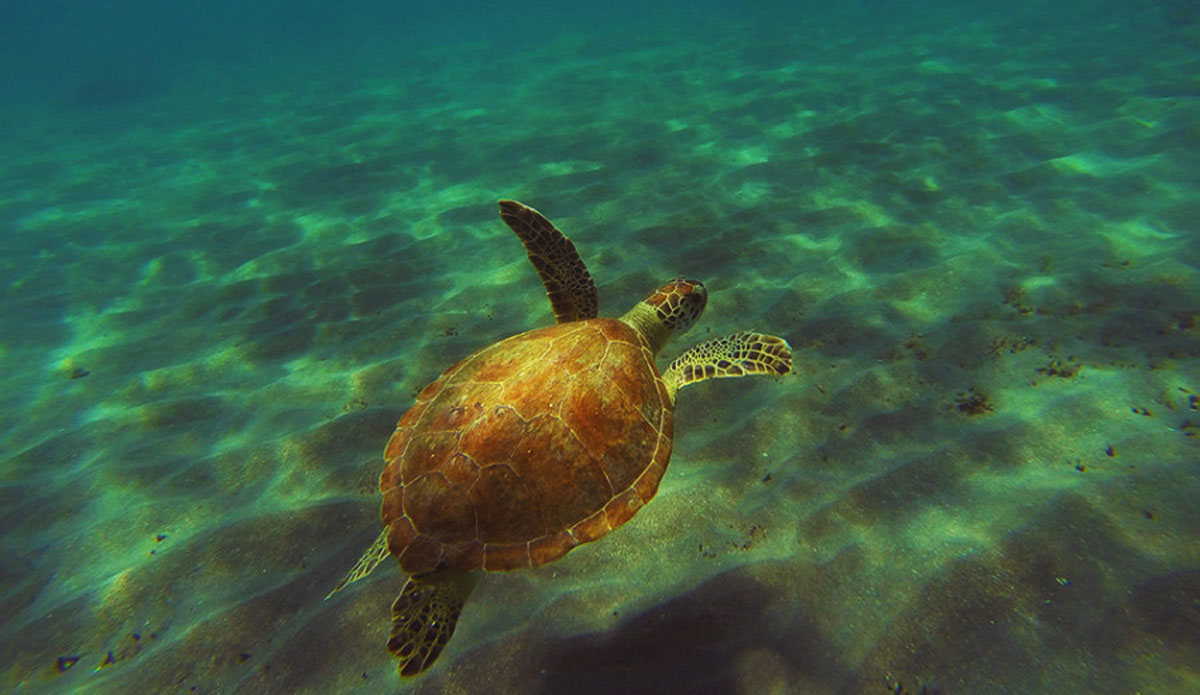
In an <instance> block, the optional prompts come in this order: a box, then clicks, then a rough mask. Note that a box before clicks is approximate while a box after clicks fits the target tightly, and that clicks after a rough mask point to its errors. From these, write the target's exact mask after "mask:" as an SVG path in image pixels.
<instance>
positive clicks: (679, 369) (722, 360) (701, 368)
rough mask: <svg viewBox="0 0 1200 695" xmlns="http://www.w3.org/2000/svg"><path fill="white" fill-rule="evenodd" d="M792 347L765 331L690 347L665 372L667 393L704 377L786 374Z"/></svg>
mask: <svg viewBox="0 0 1200 695" xmlns="http://www.w3.org/2000/svg"><path fill="white" fill-rule="evenodd" d="M791 369H792V350H791V347H790V346H789V345H788V344H787V341H786V340H784V339H783V338H776V337H775V336H773V335H763V334H762V333H750V332H746V333H735V334H733V335H727V336H725V337H724V338H717V339H716V340H710V341H708V342H704V343H700V344H699V345H695V346H693V347H690V348H688V349H687V350H686V351H684V353H683V354H682V355H680V356H679V357H677V358H676V359H675V361H674V362H672V363H671V364H670V366H668V367H667V370H666V371H665V372H663V381H665V382H667V392H668V393H670V394H671V400H672V401H674V400H675V392H676V391H678V390H679V389H681V388H683V387H684V386H687V385H688V384H692V383H695V382H697V381H703V380H704V379H719V378H721V377H730V376H749V375H750V374H787V373H788V372H789V371H791Z"/></svg>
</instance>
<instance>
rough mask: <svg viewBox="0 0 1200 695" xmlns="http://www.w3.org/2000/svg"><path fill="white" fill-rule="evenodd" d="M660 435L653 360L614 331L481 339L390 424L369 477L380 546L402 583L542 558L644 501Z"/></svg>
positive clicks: (602, 325) (556, 329)
mask: <svg viewBox="0 0 1200 695" xmlns="http://www.w3.org/2000/svg"><path fill="white" fill-rule="evenodd" d="M671 434H672V425H671V400H670V397H669V396H668V394H667V388H666V384H665V383H664V382H663V380H662V376H661V375H660V374H659V372H658V368H657V367H656V366H655V365H654V355H653V353H652V352H651V350H650V347H649V345H648V344H647V343H646V341H645V340H644V339H643V338H642V337H641V336H640V335H639V334H638V333H637V332H636V331H634V330H633V329H632V328H630V327H629V326H628V325H626V324H625V323H622V322H621V321H618V320H615V319H589V320H586V321H572V322H567V323H561V324H557V325H554V326H550V327H548V328H541V329H537V330H533V331H528V332H525V333H521V334H519V335H515V336H513V337H511V338H508V339H506V340H503V341H500V342H498V343H495V344H493V345H491V346H489V347H486V348H484V349H482V350H480V351H478V352H476V353H474V354H473V355H471V356H469V357H467V358H466V359H464V360H462V361H461V362H459V363H458V364H456V365H454V366H453V367H451V368H450V369H448V370H446V372H445V373H443V374H442V375H441V376H440V377H439V378H438V379H437V380H436V381H434V382H433V383H432V384H430V385H429V386H428V387H426V388H425V390H424V391H422V392H421V394H420V395H419V396H418V397H417V402H416V404H415V405H413V407H412V408H410V409H409V411H408V412H407V413H405V414H404V416H403V417H402V418H401V419H400V422H399V423H398V424H397V425H396V431H395V432H394V433H393V434H392V437H391V439H390V440H389V441H388V444H387V447H386V449H385V450H384V460H385V466H384V469H383V474H382V475H381V476H380V478H379V488H380V491H381V492H383V506H382V512H381V514H382V517H383V523H384V525H385V526H387V527H388V550H389V551H390V552H391V553H392V554H393V555H395V556H396V557H398V558H399V559H400V564H401V566H402V567H403V568H404V570H405V571H406V572H408V573H409V574H410V575H417V574H423V573H425V572H431V571H434V570H437V569H442V568H454V569H479V568H482V569H485V570H488V571H502V570H512V569H519V568H523V567H531V566H538V565H542V564H545V563H547V562H550V561H551V560H555V559H557V558H559V557H562V556H563V555H565V554H566V553H567V552H569V551H570V550H571V549H572V548H574V547H575V546H577V545H579V544H581V543H587V542H590V541H594V540H596V539H597V538H600V537H601V536H603V535H604V534H606V533H608V532H609V531H611V530H612V529H614V528H616V527H618V526H620V525H621V524H623V523H625V522H626V521H628V520H629V519H631V518H632V517H633V515H634V514H635V513H637V510H638V509H640V508H641V507H642V505H644V504H646V503H647V502H649V501H650V499H651V498H652V497H654V494H655V492H656V491H657V490H658V484H659V481H660V480H662V476H663V473H664V472H665V471H666V467H667V462H668V460H669V459H670V457H671Z"/></svg>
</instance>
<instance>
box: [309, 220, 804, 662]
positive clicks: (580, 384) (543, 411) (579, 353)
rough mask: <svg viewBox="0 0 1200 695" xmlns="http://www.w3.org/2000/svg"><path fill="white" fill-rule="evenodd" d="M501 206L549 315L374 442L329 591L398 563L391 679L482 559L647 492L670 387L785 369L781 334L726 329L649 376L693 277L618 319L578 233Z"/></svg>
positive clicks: (476, 361)
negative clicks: (370, 506) (366, 483)
mask: <svg viewBox="0 0 1200 695" xmlns="http://www.w3.org/2000/svg"><path fill="white" fill-rule="evenodd" d="M500 214H501V217H502V218H503V219H504V221H505V222H506V223H508V225H509V226H510V227H511V228H512V229H513V231H514V232H516V234H517V236H518V237H519V238H520V239H521V241H522V243H523V244H524V245H525V249H526V251H527V253H528V255H529V259H530V261H531V262H532V263H533V266H534V268H535V269H536V270H537V272H538V274H539V275H540V276H541V279H542V283H543V284H544V286H545V288H546V292H547V294H548V295H549V297H550V301H551V306H552V308H553V310H554V313H555V316H556V317H557V319H558V322H557V323H556V324H555V325H553V326H549V327H547V328H539V329H536V330H532V331H527V332H525V333H520V334H518V335H515V336H512V337H511V338H507V339H505V340H502V341H500V342H498V343H495V344H493V345H489V346H488V347H485V348H483V349H482V350H479V351H478V352H475V353H474V354H472V355H470V356H469V357H467V358H466V359H464V360H462V361H461V362H459V363H458V364H455V365H454V366H452V367H450V368H449V369H447V370H446V371H445V372H444V373H443V374H442V375H441V376H440V377H439V378H438V379H437V380H436V381H434V382H433V383H432V384H430V385H429V386H427V387H426V388H425V389H424V390H423V391H422V392H421V393H420V395H418V396H417V402H416V404H415V405H413V406H412V408H410V409H409V410H408V412H407V413H405V414H404V416H403V417H402V418H401V419H400V422H399V423H398V424H397V425H396V430H395V432H393V433H392V437H391V439H390V440H389V441H388V443H387V446H386V448H385V449H384V469H383V474H382V475H381V476H380V479H379V488H380V491H381V492H382V493H383V505H382V512H381V516H382V521H383V529H382V532H381V533H380V535H379V537H378V538H377V539H376V541H375V542H374V543H373V544H372V545H371V547H370V548H368V549H367V551H366V553H364V554H363V556H362V557H361V558H360V559H359V561H358V563H357V564H355V566H354V568H353V569H352V570H351V571H350V573H349V574H347V575H346V577H345V578H343V579H342V581H341V582H340V583H339V584H338V585H337V586H336V587H335V588H334V590H333V591H331V592H330V595H332V594H333V593H334V592H336V591H338V590H339V589H341V588H342V587H344V586H346V585H347V584H349V583H350V582H353V581H355V580H357V579H360V578H362V577H364V576H366V575H367V574H368V573H370V572H371V570H373V569H374V568H375V567H376V566H377V565H378V564H379V563H380V562H382V561H383V560H384V559H385V558H386V557H388V556H389V555H394V556H395V557H396V558H397V559H398V560H399V563H400V567H401V568H402V569H403V570H404V572H405V573H406V574H408V576H409V579H408V582H407V583H406V584H405V586H404V588H403V589H402V591H401V593H400V596H399V597H398V598H397V599H396V601H395V603H394V604H393V605H392V630H391V635H390V638H389V640H388V643H387V646H388V650H389V651H391V652H392V654H393V655H394V656H395V657H396V658H397V659H398V660H399V662H400V665H399V671H400V675H402V676H412V675H416V674H418V673H421V672H422V671H424V670H425V669H427V668H429V666H430V665H432V664H433V662H434V661H435V660H436V659H437V657H438V655H439V654H440V653H441V652H442V649H443V648H444V647H445V646H446V644H447V642H448V641H449V640H450V637H451V635H453V633H454V627H455V625H456V624H457V621H458V616H459V614H460V613H461V611H462V607H463V604H464V603H465V601H466V600H467V597H468V596H469V595H470V593H471V589H472V588H473V587H474V586H475V583H476V582H477V581H478V579H479V576H480V575H481V574H482V571H488V572H495V571H506V570H514V569H521V568H525V567H535V566H538V565H543V564H545V563H547V562H550V561H552V560H555V559H558V558H560V557H562V556H563V555H565V554H567V553H568V552H570V550H571V549H572V548H575V547H576V546H578V545H580V544H582V543H588V542H591V541H594V540H596V539H598V538H600V537H601V536H603V535H605V534H606V533H608V532H609V531H611V530H613V529H615V528H617V527H618V526H620V525H621V524H624V523H625V522H627V521H629V520H630V519H631V518H633V516H634V515H635V514H636V513H637V512H638V510H639V509H641V508H642V507H643V506H644V505H645V504H646V503H647V502H649V501H650V499H651V498H652V497H654V494H655V492H656V491H657V490H658V485H659V482H660V481H661V480H662V477H663V474H664V473H665V472H666V468H667V463H668V461H669V460H670V458H671V440H672V434H673V425H672V420H671V412H672V409H673V406H674V402H675V393H676V392H677V391H678V390H679V389H680V388H682V387H683V386H685V385H687V384H690V383H694V382H696V381H701V380H703V379H710V378H717V377H734V376H746V375H749V374H772V375H781V374H786V373H787V372H788V371H789V369H790V367H791V352H790V349H789V348H788V345H787V342H786V341H784V340H783V339H782V338H776V337H774V336H769V335H763V334H760V333H737V334H734V335H731V336H727V337H724V338H718V339H716V340H711V341H708V342H706V343H701V344H700V345H697V346H695V347H692V348H690V349H689V350H687V351H685V352H684V353H683V354H681V355H680V356H679V357H678V358H677V359H676V360H675V361H674V362H672V363H671V365H670V366H669V367H668V368H667V369H666V371H665V372H661V373H660V372H659V370H658V368H657V366H656V365H655V355H656V354H657V352H658V351H659V349H660V348H661V347H662V346H663V345H664V344H665V343H666V342H667V340H668V339H669V338H670V336H671V335H672V334H673V333H678V332H682V331H684V330H686V329H687V328H688V327H690V326H691V325H692V324H693V323H695V321H696V319H697V318H699V316H700V314H701V312H703V310H704V307H705V303H706V301H707V294H706V292H705V289H704V286H703V285H701V284H700V283H699V282H695V281H693V280H686V279H681V278H677V279H674V280H671V281H670V282H668V283H666V284H665V285H663V286H662V287H660V288H659V289H657V290H655V291H654V292H653V293H651V294H650V295H649V296H647V297H646V298H645V299H643V300H642V301H640V302H638V303H637V305H635V306H634V307H633V308H632V309H630V310H629V312H628V313H626V314H625V315H624V316H622V317H621V318H619V319H604V318H596V312H597V306H598V302H597V297H596V287H595V284H594V282H593V281H592V278H591V275H590V274H589V273H588V271H587V268H586V266H585V265H584V264H583V261H582V260H581V259H580V257H579V254H578V252H577V251H576V250H575V245H574V244H572V243H571V241H570V240H569V239H567V237H566V236H564V235H563V234H562V233H561V232H559V231H558V229H556V228H555V227H554V225H552V224H551V223H550V222H549V221H548V220H547V219H546V218H545V217H543V216H542V215H541V214H539V213H538V212H537V211H536V210H534V209H533V208H530V207H527V206H525V205H522V204H520V203H517V202H514V201H509V200H505V201H501V202H500ZM327 598H328V597H327Z"/></svg>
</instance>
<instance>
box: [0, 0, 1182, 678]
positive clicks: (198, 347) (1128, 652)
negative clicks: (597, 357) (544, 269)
mask: <svg viewBox="0 0 1200 695" xmlns="http://www.w3.org/2000/svg"><path fill="white" fill-rule="evenodd" d="M31 5H32V7H31V8H26V9H20V10H18V9H12V8H6V9H4V10H2V11H0V32H2V34H0V38H2V39H3V41H0V45H2V46H3V49H2V51H3V52H2V53H0V65H2V66H3V68H4V69H3V72H2V73H0V74H2V75H3V77H2V78H0V80H2V83H0V95H2V98H0V103H2V104H3V106H0V126H2V127H3V130H4V133H5V137H4V138H3V141H2V142H3V144H2V145H0V148H2V150H0V152H2V155H3V156H2V157H0V244H2V247H0V248H2V249H3V254H0V289H2V291H3V300H2V301H3V312H2V313H0V361H2V362H0V364H2V366H3V377H2V379H3V381H2V386H3V391H4V394H5V396H4V399H3V401H0V403H2V405H0V442H2V444H3V450H4V451H5V456H4V458H3V463H2V468H0V523H2V525H3V526H2V527H3V544H2V545H0V614H2V615H3V616H4V620H3V624H2V626H0V654H3V655H4V658H3V659H2V660H0V664H2V665H0V686H2V687H3V689H4V690H5V691H6V692H15V693H38V694H40V693H60V692H61V693H67V692H87V693H128V692H154V693H158V692H162V693H175V692H178V693H332V692H356V693H385V692H386V693H392V692H397V690H399V691H400V692H419V693H472V692H487V693H496V692H503V693H543V694H549V693H562V692H567V693H572V694H573V695H582V694H590V693H641V692H645V693H755V694H756V695H757V694H758V693H839V694H844V693H864V694H871V693H876V694H879V695H886V693H897V692H904V693H920V692H923V691H922V689H924V692H927V693H942V694H943V695H957V694H960V693H970V694H972V695H980V694H985V693H1015V692H1020V693H1068V692H1069V693H1114V694H1116V693H1136V692H1141V693H1147V694H1148V693H1181V694H1182V693H1194V692H1197V691H1200V665H1198V663H1200V662H1198V661H1197V659H1196V653H1197V651H1200V542H1197V536H1198V532H1200V511H1198V509H1200V507H1198V506H1197V504H1196V499H1197V493H1198V492H1200V481H1198V472H1200V471H1198V468H1197V466H1198V464H1197V462H1198V461H1200V449H1198V442H1200V439H1198V438H1200V434H1198V433H1200V410H1198V408H1200V404H1198V401H1197V398H1198V397H1200V363H1198V362H1197V356H1198V355H1200V326H1198V324H1197V321H1198V319H1200V229H1198V228H1197V224H1198V223H1197V220H1200V202H1198V201H1200V195H1198V188H1200V157H1198V156H1197V152H1198V150H1197V147H1196V143H1197V142H1200V83H1198V82H1197V77H1196V76H1197V75H1200V57H1198V56H1200V51H1198V50H1197V46H1198V45H1200V21H1198V19H1200V13H1197V12H1196V11H1195V10H1192V9H1191V8H1190V6H1189V4H1187V3H1154V4H1148V5H1145V4H1143V5H1139V6H1137V7H1136V8H1129V7H1125V6H1123V5H1122V4H1116V3H1113V4H1107V5H1106V4H1096V3H1067V4H1065V5H1064V4H1062V3H1059V4H1053V5H1045V4H1043V3H1033V2H1028V3H1016V4H1006V5H1005V6H1004V10H1003V11H1000V10H998V9H991V8H989V7H988V6H973V5H963V4H957V5H955V6H954V7H953V8H946V7H943V4H942V3H928V4H925V5H923V4H917V3H905V4H899V3H883V2H879V3H852V4H839V5H837V7H835V8H830V7H825V6H817V5H813V6H800V5H795V4H790V3H788V4H783V3H781V4H780V5H779V6H771V5H760V6H758V7H759V9H756V10H754V11H753V12H746V11H742V10H737V9H733V8H730V7H726V6H724V5H723V4H720V3H686V4H684V3H680V4H674V5H672V4H661V5H656V4H653V3H634V4H627V5H626V4H621V3H605V4H604V5H602V6H595V7H590V8H588V9H586V10H571V11H568V10H564V9H560V5H559V4H554V3H533V2H514V3H509V4H495V3H457V4H455V5H454V8H453V9H450V10H436V9H432V8H427V9H421V10H413V9H410V8H407V7H405V8H400V7H398V6H392V5H388V4H372V3H367V2H350V3H346V4H344V5H343V6H340V7H338V8H337V9H332V6H331V7H330V8H326V7H324V6H322V5H321V4H318V3H286V4H283V3H281V4H271V3H265V2H259V3H221V2H214V3H205V4H204V9H203V11H201V10H200V9H194V10H179V9H171V8H170V7H168V5H164V4H161V3H139V2H124V3H115V4H114V3H107V4H104V5H103V6H100V5H98V4H95V3H71V2H59V3H37V4H36V5H34V4H31ZM926 5H927V6H926ZM501 198H515V199H518V200H521V201H523V202H526V203H528V204H530V205H533V206H535V207H537V208H538V209H539V210H541V211H542V212H543V213H545V214H546V215H547V216H548V217H549V218H550V219H552V220H553V221H554V222H555V223H557V224H558V226H559V227H560V228H561V229H563V230H564V231H565V232H566V233H567V234H568V235H570V236H571V237H572V239H573V240H574V242H575V243H576V246H577V247H578V248H579V250H580V253H581V255H582V256H583V259H584V260H585V261H586V262H587V264H588V266H589V268H590V269H591V272H592V274H593V276H594V277H595V279H596V284H597V287H598V288H599V293H600V304H601V314H602V315H607V316H615V315H620V314H621V313H623V312H624V311H625V310H626V309H627V308H628V307H629V306H631V305H632V304H633V303H634V302H635V301H637V300H638V299H639V298H641V297H642V296H644V295H645V294H646V293H647V292H649V291H650V290H652V289H653V288H654V287H656V286H658V285H659V284H661V282H662V281H664V280H666V279H669V278H671V277H675V276H679V275H686V276H688V277H694V278H697V279H700V280H703V281H704V282H705V284H706V285H707V287H708V290H709V309H708V311H707V313H706V314H705V316H704V317H703V318H702V320H701V322H700V324H699V325H697V326H696V327H695V328H693V329H692V331H691V332H690V333H689V334H687V335H685V336H683V337H682V338H681V339H678V340H676V341H675V342H674V343H672V344H671V345H668V346H667V348H666V349H665V350H664V354H663V355H661V356H660V358H661V359H660V366H662V365H665V364H666V363H667V361H668V360H669V359H671V358H673V357H674V356H675V355H676V354H678V353H679V352H680V351H681V350H683V349H684V348H686V347H687V346H688V345H690V344H692V343H695V342H698V341H700V340H704V339H707V338H710V337H716V336H719V335H723V334H726V333H730V332H734V331H737V330H742V329H756V330H760V331H763V332H768V333H774V334H777V335H781V336H784V337H786V338H787V339H788V340H789V341H790V343H791V345H792V347H793V349H794V351H795V369H794V371H793V373H792V374H790V375H788V376H786V377H782V378H778V379H771V378H758V379H747V380H725V381H720V382H712V383H704V384H701V385H697V386H694V387H689V388H688V389H687V390H686V391H684V392H682V394H681V396H680V400H679V404H678V408H677V410H676V436H675V452H674V456H673V459H672V461H673V462H672V465H671V467H670V469H669V470H668V472H667V475H666V477H665V479H664V481H663V484H662V487H661V488H660V490H659V494H658V496H657V497H656V498H655V500H654V501H653V502H652V503H651V504H650V505H649V506H648V507H646V508H645V509H644V510H642V511H641V512H640V513H639V514H638V516H637V517H636V518H635V519H634V520H633V521H631V522H630V523H629V524H627V525H626V526H624V527H622V528H620V529H619V530H617V531H615V532H614V533H612V534H610V535H609V536H607V537H605V538H604V539H602V540H601V541H599V542H597V543H594V544H591V545H587V546H583V547H581V548H579V549H577V550H575V551H573V552H572V553H571V554H569V555H568V556H566V557H565V558H563V559H561V560H559V561H557V562H555V563H552V564H549V565H546V566H544V567H541V568H538V569H534V570H529V571H524V572H514V573H504V574H495V575H490V576H488V577H487V578H486V579H485V581H483V582H481V583H480V585H479V588H478V589H476V591H475V593H474V595H473V597H472V599H471V602H470V603H469V604H468V605H467V607H466V609H465V611H464V613H463V617H462V620H461V621H460V623H459V627H458V631H457V633H456V634H455V637H454V639H453V640H452V641H451V643H450V645H449V646H448V647H447V649H446V651H445V653H444V654H443V655H442V657H441V659H440V660H439V661H438V663H437V664H436V665H435V666H434V667H433V669H432V670H430V671H429V672H428V673H427V674H425V675H423V676H421V677H420V678H418V679H414V680H405V681H403V682H399V681H398V679H397V675H396V673H395V666H394V662H393V660H392V659H391V657H390V656H389V654H388V653H387V651H386V649H385V648H384V642H385V641H386V638H387V629H388V622H389V612H388V611H389V606H390V604H391V601H392V599H393V597H394V596H395V595H396V593H397V592H398V591H399V589H400V586H401V585H402V583H403V576H402V574H401V573H400V571H399V570H398V568H396V567H394V566H393V565H391V564H385V565H384V566H383V567H381V568H380V570H378V571H376V572H375V573H374V574H373V575H371V576H370V577H369V578H368V579H365V580H363V581H361V582H359V583H357V584H355V585H353V586H352V587H351V588H349V589H348V590H346V591H343V592H341V593H339V594H337V595H336V596H335V597H333V598H332V599H330V600H329V601H323V600H322V598H323V597H324V596H325V594H326V593H327V592H328V591H329V589H330V588H332V586H333V585H334V584H335V583H336V582H337V580H338V579H339V578H340V577H341V575H342V574H343V573H344V572H345V571H346V570H347V569H348V568H349V567H350V566H351V565H352V564H353V563H354V561H355V559H356V558H357V557H358V554H359V552H360V551H361V550H362V549H363V548H364V547H366V545H367V544H369V543H370V541H371V540H372V539H373V538H374V537H375V535H376V532H377V529H378V495H377V493H376V492H375V484H376V479H377V476H378V474H379V471H380V469H381V467H382V461H381V457H380V454H381V452H382V450H383V446H384V444H385V443H386V441H387V438H388V436H389V435H390V433H391V431H392V428H393V426H394V424H395V421H396V420H397V419H398V418H399V416H400V415H401V414H402V413H403V412H404V411H405V409H406V408H407V407H408V406H409V405H410V404H411V402H412V399H413V396H414V395H415V394H416V393H417V392H418V391H419V390H420V389H421V388H422V387H423V386H424V385H425V384H426V383H428V382H429V381H430V380H431V379H433V378H434V377H436V375H437V374H438V373H439V372H440V371H441V370H442V369H444V368H445V367H446V366H448V365H449V364H451V363H452V362H453V361H455V360H457V359H460V358H462V357H464V356H466V355H467V354H469V353H470V352H472V351H473V350H476V349H478V348H480V347H482V346H484V345H487V344H489V343H491V342H493V341H495V340H497V339H500V338H503V337H505V336H508V335H511V334H513V333H516V332H519V331H523V330H527V329H530V328H535V327H538V326H543V325H548V324H549V323H551V322H552V321H553V315H552V314H551V312H550V306H549V302H548V301H547V300H546V298H545V294H544V291H543V289H542V287H541V286H540V283H539V282H538V279H537V276H536V274H535V273H534V271H533V269H532V268H531V267H530V266H529V263H528V261H527V260H526V258H525V255H524V252H523V250H522V249H521V246H520V244H519V243H518V242H517V241H516V239H515V238H514V237H513V236H512V234H511V232H510V231H509V230H508V229H507V228H505V226H504V225H503V224H502V223H501V222H500V220H499V218H498V216H497V214H496V207H495V201H496V200H498V199H501Z"/></svg>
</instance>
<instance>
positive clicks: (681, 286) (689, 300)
mask: <svg viewBox="0 0 1200 695" xmlns="http://www.w3.org/2000/svg"><path fill="white" fill-rule="evenodd" d="M645 302H646V303H647V304H649V305H650V306H652V307H654V310H655V312H656V313H657V314H658V320H659V321H662V323H663V325H664V326H666V327H667V328H670V329H672V330H674V331H678V332H680V333H682V332H684V331H686V330H687V329H689V328H691V327H692V324H693V323H696V319H698V318H700V314H701V313H703V312H704V305H705V304H707V303H708V292H707V291H706V290H705V289H704V285H702V284H701V283H699V282H697V281H696V280H688V279H686V278H675V279H673V280H671V281H670V282H668V283H667V284H665V285H663V286H662V287H660V288H658V289H657V290H655V291H654V293H653V294H651V295H650V296H649V297H646V299H645Z"/></svg>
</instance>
